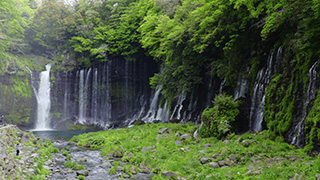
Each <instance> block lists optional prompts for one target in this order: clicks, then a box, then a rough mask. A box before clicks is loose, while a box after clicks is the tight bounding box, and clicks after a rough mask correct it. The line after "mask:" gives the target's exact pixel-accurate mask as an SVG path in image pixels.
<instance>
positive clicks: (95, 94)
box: [91, 68, 100, 123]
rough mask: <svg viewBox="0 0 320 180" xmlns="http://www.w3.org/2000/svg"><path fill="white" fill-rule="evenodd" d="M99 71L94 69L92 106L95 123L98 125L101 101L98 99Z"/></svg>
mask: <svg viewBox="0 0 320 180" xmlns="http://www.w3.org/2000/svg"><path fill="white" fill-rule="evenodd" d="M98 85H99V83H98V69H97V68H95V69H94V74H93V87H92V105H91V107H92V108H91V114H92V118H93V121H94V122H95V123H97V120H98V100H99V99H100V98H99V97H98V94H99V91H98V90H99V87H98Z"/></svg>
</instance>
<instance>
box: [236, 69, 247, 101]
mask: <svg viewBox="0 0 320 180" xmlns="http://www.w3.org/2000/svg"><path fill="white" fill-rule="evenodd" d="M248 72H249V68H248V69H247V72H246V74H248ZM244 76H245V75H244V74H242V76H241V77H240V79H239V81H238V82H237V86H236V89H235V92H234V98H235V99H237V98H240V97H246V94H247V93H248V92H249V80H248V78H245V77H244Z"/></svg>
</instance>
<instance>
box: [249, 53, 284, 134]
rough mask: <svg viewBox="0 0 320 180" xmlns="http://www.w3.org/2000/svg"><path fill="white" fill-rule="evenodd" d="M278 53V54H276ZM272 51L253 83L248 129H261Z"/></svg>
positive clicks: (270, 71) (270, 70) (270, 72)
mask: <svg viewBox="0 0 320 180" xmlns="http://www.w3.org/2000/svg"><path fill="white" fill-rule="evenodd" d="M277 55H279V54H277ZM272 66H273V52H272V53H271V54H270V56H269V59H268V64H267V68H266V69H265V68H263V69H261V70H260V71H259V72H258V74H257V78H256V81H255V83H254V91H253V95H252V103H251V109H250V131H254V132H256V131H261V130H262V121H263V118H264V103H265V93H266V89H267V87H268V85H269V82H270V78H271V75H272Z"/></svg>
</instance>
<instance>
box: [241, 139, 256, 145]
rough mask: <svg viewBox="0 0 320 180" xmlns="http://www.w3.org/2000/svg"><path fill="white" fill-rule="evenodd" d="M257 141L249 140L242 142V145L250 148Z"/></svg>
mask: <svg viewBox="0 0 320 180" xmlns="http://www.w3.org/2000/svg"><path fill="white" fill-rule="evenodd" d="M254 142H255V140H249V139H245V140H243V141H242V142H241V144H242V145H243V146H244V147H249V146H250V145H251V144H252V143H254Z"/></svg>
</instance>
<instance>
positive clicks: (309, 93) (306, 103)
mask: <svg viewBox="0 0 320 180" xmlns="http://www.w3.org/2000/svg"><path fill="white" fill-rule="evenodd" d="M317 64H318V61H317V62H315V63H314V64H313V65H312V66H311V68H310V69H309V72H308V87H307V90H306V93H304V94H303V109H302V116H301V120H300V121H299V122H298V124H297V125H296V126H295V128H294V131H293V134H292V141H291V145H296V146H298V147H302V145H303V144H304V135H305V132H304V127H305V122H306V119H307V116H308V114H309V107H310V102H311V101H312V100H314V99H315V98H316V93H317V91H316V87H315V83H316V80H317V71H316V66H317Z"/></svg>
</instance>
